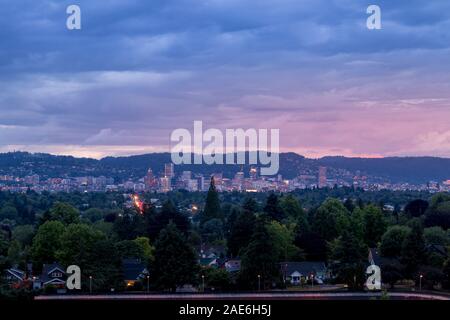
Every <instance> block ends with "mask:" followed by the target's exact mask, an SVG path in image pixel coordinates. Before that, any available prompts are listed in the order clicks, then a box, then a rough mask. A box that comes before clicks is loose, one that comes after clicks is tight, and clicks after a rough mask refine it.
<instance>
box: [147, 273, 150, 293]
mask: <svg viewBox="0 0 450 320" xmlns="http://www.w3.org/2000/svg"><path fill="white" fill-rule="evenodd" d="M149 292H150V276H147V293H149Z"/></svg>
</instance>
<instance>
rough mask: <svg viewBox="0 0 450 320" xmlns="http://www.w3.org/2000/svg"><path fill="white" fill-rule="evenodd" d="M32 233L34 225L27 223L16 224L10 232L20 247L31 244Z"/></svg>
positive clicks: (33, 233)
mask: <svg viewBox="0 0 450 320" xmlns="http://www.w3.org/2000/svg"><path fill="white" fill-rule="evenodd" d="M34 235H35V229H34V226H32V225H29V224H26V225H21V226H17V227H15V228H14V229H13V232H12V238H13V240H17V241H19V243H20V244H21V246H22V247H26V246H31V243H32V241H33V237H34Z"/></svg>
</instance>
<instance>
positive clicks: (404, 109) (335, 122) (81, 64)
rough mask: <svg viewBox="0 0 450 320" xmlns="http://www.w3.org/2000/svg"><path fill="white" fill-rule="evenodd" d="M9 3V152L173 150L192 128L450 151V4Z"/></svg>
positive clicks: (4, 131)
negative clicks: (370, 23) (76, 23)
mask: <svg viewBox="0 0 450 320" xmlns="http://www.w3.org/2000/svg"><path fill="white" fill-rule="evenodd" d="M69 4H71V3H70V2H69V1H53V0H49V1H45V2H42V3H39V4H38V3H36V2H34V1H25V0H22V1H17V2H15V4H14V5H10V4H8V3H7V2H3V3H2V4H0V9H1V11H2V12H3V13H4V14H3V18H2V19H1V21H0V36H1V38H2V42H1V44H0V62H1V64H0V70H1V72H0V86H1V87H2V90H1V91H0V111H1V113H2V115H1V116H0V152H6V151H12V150H25V151H31V152H49V153H52V154H70V155H74V156H86V157H93V158H101V157H104V156H110V155H111V156H121V155H131V154H143V153H148V152H167V151H169V150H170V146H169V144H170V140H169V138H170V133H171V132H172V131H173V130H175V129H177V128H184V127H186V126H189V125H190V124H191V123H192V122H193V121H194V120H202V121H204V123H205V125H206V126H207V127H212V128H219V129H222V130H223V129H225V128H244V129H246V128H254V127H256V128H274V129H277V128H279V129H281V131H280V150H281V151H282V152H290V151H291V152H296V153H298V154H301V155H305V156H307V157H310V158H318V157H321V156H324V155H343V156H362V157H387V156H439V157H450V124H449V121H448V119H450V108H449V101H450V87H449V85H450V72H449V71H450V70H449V68H450V67H449V66H450V54H449V53H450V41H449V40H450V31H449V30H450V28H449V21H450V20H449V15H450V14H449V12H450V4H449V3H448V2H447V1H433V2H432V3H427V2H424V1H418V0H415V1H410V2H408V3H407V4H406V3H400V2H392V1H385V0H383V1H376V4H377V5H379V6H380V8H381V11H382V26H383V27H382V29H381V30H368V29H367V28H366V19H367V17H368V16H367V13H366V9H367V6H368V3H366V2H365V1H314V2H313V3H311V2H310V1H291V0H282V1H274V0H264V1H259V2H258V3H254V2H250V1H219V0H212V1H204V2H198V1H193V0H185V1H155V2H152V3H148V2H147V1H133V2H127V3H125V2H119V1H113V2H110V3H108V4H104V3H101V2H98V1H85V0H81V1H77V4H78V5H79V6H80V8H81V10H82V19H83V23H82V29H81V30H72V31H69V30H67V28H66V24H65V22H66V18H67V14H66V8H67V6H68V5H69Z"/></svg>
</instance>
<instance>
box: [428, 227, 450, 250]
mask: <svg viewBox="0 0 450 320" xmlns="http://www.w3.org/2000/svg"><path fill="white" fill-rule="evenodd" d="M423 235H424V237H425V243H426V244H427V245H431V244H434V245H440V246H448V245H450V238H449V234H448V233H447V232H445V230H444V229H442V228H441V227H431V228H425V229H424V230H423Z"/></svg>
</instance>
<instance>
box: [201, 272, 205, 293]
mask: <svg viewBox="0 0 450 320" xmlns="http://www.w3.org/2000/svg"><path fill="white" fill-rule="evenodd" d="M202 292H205V275H204V274H202Z"/></svg>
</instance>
